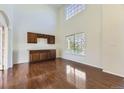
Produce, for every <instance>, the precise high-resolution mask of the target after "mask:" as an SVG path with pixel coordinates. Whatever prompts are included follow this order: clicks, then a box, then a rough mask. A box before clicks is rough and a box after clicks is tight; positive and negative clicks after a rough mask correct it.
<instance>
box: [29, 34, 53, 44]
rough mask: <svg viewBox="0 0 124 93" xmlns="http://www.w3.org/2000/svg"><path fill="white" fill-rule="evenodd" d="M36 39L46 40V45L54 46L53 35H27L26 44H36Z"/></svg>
mask: <svg viewBox="0 0 124 93" xmlns="http://www.w3.org/2000/svg"><path fill="white" fill-rule="evenodd" d="M38 38H44V39H47V43H48V44H55V36H53V35H46V34H39V33H32V32H28V33H27V42H28V43H37V39H38Z"/></svg>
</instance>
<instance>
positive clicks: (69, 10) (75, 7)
mask: <svg viewBox="0 0 124 93" xmlns="http://www.w3.org/2000/svg"><path fill="white" fill-rule="evenodd" d="M85 8H86V5H85V4H71V5H68V6H67V7H66V9H65V15H66V20H68V19H70V18H71V17H72V16H74V15H76V14H78V13H79V12H81V11H83V10H85Z"/></svg>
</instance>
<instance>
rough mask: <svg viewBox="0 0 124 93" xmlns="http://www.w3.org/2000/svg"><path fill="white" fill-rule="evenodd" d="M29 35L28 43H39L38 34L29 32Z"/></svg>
mask: <svg viewBox="0 0 124 93" xmlns="http://www.w3.org/2000/svg"><path fill="white" fill-rule="evenodd" d="M27 35H28V36H27V39H28V43H37V34H35V33H31V32H28V34H27Z"/></svg>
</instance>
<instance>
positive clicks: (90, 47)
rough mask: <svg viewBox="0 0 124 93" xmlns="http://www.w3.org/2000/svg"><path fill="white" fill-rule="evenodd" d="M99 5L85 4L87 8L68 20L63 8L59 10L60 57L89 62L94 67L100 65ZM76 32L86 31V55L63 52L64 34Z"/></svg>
mask: <svg viewBox="0 0 124 93" xmlns="http://www.w3.org/2000/svg"><path fill="white" fill-rule="evenodd" d="M101 9H102V8H101V6H100V5H87V9H86V10H85V11H83V12H81V13H79V14H78V15H76V16H74V17H72V18H71V19H69V20H67V21H66V20H65V16H64V8H61V10H60V15H59V16H60V18H59V19H60V23H59V24H60V25H59V29H60V30H59V32H58V34H59V38H58V39H60V41H59V42H60V44H59V45H60V46H59V48H60V52H61V53H60V54H61V56H62V58H65V59H69V60H73V61H77V62H80V63H84V64H89V65H92V66H95V67H99V68H100V67H101V63H100V60H101V58H100V56H101V55H100V51H101V50H100V47H101V46H100V40H101V38H100V35H101ZM77 32H85V33H86V42H87V47H86V56H76V55H71V54H66V53H65V51H66V50H65V36H66V35H70V34H74V33H77Z"/></svg>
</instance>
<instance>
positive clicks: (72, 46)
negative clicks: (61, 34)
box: [66, 33, 86, 55]
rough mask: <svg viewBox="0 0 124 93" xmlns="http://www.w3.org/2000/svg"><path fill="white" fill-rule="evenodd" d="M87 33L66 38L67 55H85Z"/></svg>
mask: <svg viewBox="0 0 124 93" xmlns="http://www.w3.org/2000/svg"><path fill="white" fill-rule="evenodd" d="M85 46H86V42H85V33H77V34H73V35H69V36H66V50H67V53H71V54H76V55H85Z"/></svg>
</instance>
